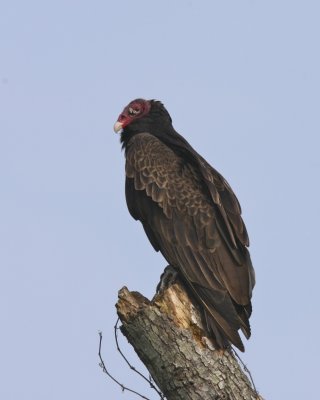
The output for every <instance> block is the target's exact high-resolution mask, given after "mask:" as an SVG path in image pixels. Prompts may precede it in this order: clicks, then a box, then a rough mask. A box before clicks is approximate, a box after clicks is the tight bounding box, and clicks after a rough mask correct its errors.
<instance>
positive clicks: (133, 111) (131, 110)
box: [113, 99, 152, 133]
mask: <svg viewBox="0 0 320 400" xmlns="http://www.w3.org/2000/svg"><path fill="white" fill-rule="evenodd" d="M151 101H152V100H144V99H136V100H133V101H131V103H129V104H128V105H127V106H126V107H125V108H124V110H123V111H122V113H121V114H120V115H119V118H118V120H117V122H116V123H115V124H114V127H113V129H114V131H115V132H116V133H118V132H120V131H122V130H123V129H124V128H125V127H126V126H128V125H130V124H131V123H132V122H134V121H136V120H137V119H140V118H142V117H143V116H145V115H147V114H148V113H149V111H150V108H151Z"/></svg>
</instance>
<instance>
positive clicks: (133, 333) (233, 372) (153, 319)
mask: <svg viewBox="0 0 320 400" xmlns="http://www.w3.org/2000/svg"><path fill="white" fill-rule="evenodd" d="M116 307H117V311H118V315H119V318H120V320H121V322H122V327H121V331H122V333H123V334H124V335H125V336H126V338H127V339H128V341H129V343H130V344H131V345H132V346H133V347H134V349H135V351H136V353H137V354H138V356H139V357H140V359H141V360H142V362H143V363H144V364H145V366H146V367H147V369H148V370H149V372H150V374H151V376H152V378H153V380H154V381H155V382H156V384H157V385H158V387H159V388H160V390H161V391H162V393H163V394H164V396H165V397H166V399H168V400H222V399H224V400H254V399H262V398H261V397H259V395H258V393H257V392H256V391H255V390H254V388H253V387H252V385H251V383H250V381H249V379H248V377H247V375H246V374H245V373H244V372H243V370H242V369H241V367H240V365H239V363H238V361H237V359H236V358H235V356H234V355H233V353H232V352H230V350H224V351H222V350H215V349H214V348H213V347H212V344H211V342H210V340H209V339H208V338H207V337H206V336H205V331H204V329H203V325H202V321H201V317H200V313H199V310H198V309H197V308H196V307H195V306H194V305H193V304H192V302H191V301H190V298H189V297H188V295H187V293H186V292H185V290H184V288H183V286H181V285H180V284H179V283H178V282H177V283H175V284H174V285H172V286H170V287H169V288H168V289H166V290H165V291H163V292H162V293H160V294H158V295H156V296H155V297H154V299H153V300H152V301H149V300H148V299H146V298H145V297H144V296H142V295H141V294H140V293H138V292H130V291H129V290H128V289H127V288H126V287H124V288H122V289H121V290H120V291H119V299H118V302H117V304H116Z"/></svg>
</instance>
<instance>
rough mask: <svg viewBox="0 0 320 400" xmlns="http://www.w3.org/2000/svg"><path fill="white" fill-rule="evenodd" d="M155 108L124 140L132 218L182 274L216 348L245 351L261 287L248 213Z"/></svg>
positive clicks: (136, 122)
mask: <svg viewBox="0 0 320 400" xmlns="http://www.w3.org/2000/svg"><path fill="white" fill-rule="evenodd" d="M143 101H145V100H136V102H143ZM130 104H131V105H135V102H132V103H130ZM129 106H130V105H129ZM129 106H128V107H129ZM128 107H127V108H128ZM148 107H149V110H148V111H147V112H146V114H145V115H143V116H141V117H138V118H135V117H132V121H131V120H130V123H129V124H127V125H126V126H125V127H124V129H123V132H122V136H121V140H122V142H123V146H124V148H125V153H126V199H127V205H128V208H129V211H130V213H131V215H132V216H133V218H135V219H136V220H140V221H141V223H142V225H143V227H144V230H145V232H146V234H147V236H148V238H149V240H150V242H151V244H152V245H153V247H154V248H155V250H156V251H161V253H162V254H163V256H164V257H165V259H166V260H167V261H168V263H169V264H170V265H172V266H173V267H175V268H176V269H177V270H178V271H179V274H180V276H181V278H182V280H183V281H184V282H185V284H186V286H187V288H188V289H189V291H190V292H191V294H192V297H193V298H194V299H195V301H197V302H198V304H199V305H200V306H201V308H202V310H203V315H204V318H205V321H206V324H207V329H208V334H209V335H210V336H211V338H212V340H213V341H214V343H215V345H216V347H217V348H225V347H228V346H229V344H230V343H232V344H234V345H235V346H237V347H238V348H239V349H240V350H244V347H243V344H242V341H241V339H240V336H239V333H238V330H239V329H241V330H242V331H243V333H244V334H245V336H246V337H247V338H249V336H250V325H249V317H250V315H251V301H250V299H251V294H252V289H253V286H254V281H255V280H254V271H253V268H252V264H251V260H250V255H249V252H248V250H247V248H246V246H248V244H249V240H248V235H247V232H246V228H245V225H244V223H243V221H242V218H241V215H240V214H241V209H240V205H239V203H238V200H237V198H236V196H235V195H234V193H233V192H232V190H231V188H230V186H229V185H228V183H227V182H226V181H225V180H224V178H223V177H222V176H221V175H220V174H219V173H218V172H217V171H216V170H214V169H213V168H212V167H211V166H210V165H209V164H208V163H207V162H206V161H205V160H204V159H203V158H202V157H201V156H200V155H199V154H198V153H197V152H196V151H195V150H194V149H193V148H192V147H191V146H190V145H189V144H188V143H187V142H186V140H185V139H183V138H182V137H181V136H180V135H179V134H178V133H177V132H175V130H174V129H173V127H172V124H171V118H170V116H169V114H168V113H167V111H166V110H165V108H164V107H163V105H162V104H161V103H160V102H156V101H149V103H148ZM125 110H126V109H125ZM125 110H124V112H123V114H121V116H123V115H125ZM121 116H120V117H121ZM120 117H119V121H121V118H120Z"/></svg>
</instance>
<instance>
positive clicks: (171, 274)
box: [157, 265, 178, 293]
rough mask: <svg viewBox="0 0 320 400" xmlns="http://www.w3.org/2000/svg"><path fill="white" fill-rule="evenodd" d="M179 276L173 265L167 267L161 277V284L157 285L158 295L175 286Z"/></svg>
mask: <svg viewBox="0 0 320 400" xmlns="http://www.w3.org/2000/svg"><path fill="white" fill-rule="evenodd" d="M177 276H178V270H177V269H176V268H174V267H173V266H172V265H168V266H167V267H165V269H164V271H163V273H162V274H161V276H160V282H159V283H158V285H157V293H161V292H163V291H164V290H165V289H167V288H168V287H169V286H171V285H173V284H174V283H175V282H176V280H177Z"/></svg>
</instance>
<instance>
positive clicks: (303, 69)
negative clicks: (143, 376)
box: [0, 0, 320, 400]
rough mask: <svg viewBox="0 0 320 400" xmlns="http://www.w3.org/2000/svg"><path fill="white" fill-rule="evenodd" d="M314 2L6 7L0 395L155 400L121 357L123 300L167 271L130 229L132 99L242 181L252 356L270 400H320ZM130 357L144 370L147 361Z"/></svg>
mask: <svg viewBox="0 0 320 400" xmlns="http://www.w3.org/2000/svg"><path fill="white" fill-rule="evenodd" d="M319 15H320V5H319V2H317V1H308V0H307V1H303V2H302V1H292V0H291V1H258V0H241V1H239V0H237V1H209V0H207V1H204V0H203V1H201V0H199V1H195V0H189V1H188V0H185V1H182V0H180V1H178V0H176V1H172V0H170V1H169V0H166V1H165V0H162V1H151V0H149V1H147V0H136V1H129V0H122V1H102V0H101V1H97V0H93V1H90V2H89V1H86V2H85V1H68V0H65V1H61V0H55V1H35V0H29V1H15V0H10V1H9V0H2V1H1V7H0V182H1V197H0V202H1V209H0V220H1V223H0V263H1V278H0V318H1V329H0V376H1V385H0V398H1V399H6V400H16V399H25V400H40V399H41V400H42V399H46V400H56V399H60V400H62V399H70V398H73V399H77V400H85V399H89V398H90V399H99V398H101V399H120V398H121V399H128V400H129V399H135V398H136V397H135V396H134V395H131V394H127V393H125V394H122V393H121V391H120V389H119V388H118V387H116V386H115V385H114V384H113V383H112V382H111V381H110V380H108V379H107V378H106V377H105V376H104V375H103V374H102V372H101V371H100V369H99V367H98V357H97V348H98V331H99V330H102V331H103V334H104V344H103V353H104V358H105V362H106V364H107V365H108V367H109V368H110V370H111V371H112V373H113V374H114V375H115V376H116V377H117V378H118V379H119V380H120V381H121V382H122V383H124V384H127V385H129V386H130V387H132V388H133V389H136V390H139V391H140V392H142V393H143V394H144V395H147V396H148V397H149V398H150V399H152V400H155V399H157V398H158V397H157V396H156V395H155V394H154V393H152V392H151V391H150V389H149V388H148V387H147V386H146V385H145V384H144V382H143V381H141V380H139V378H138V377H137V376H135V375H133V374H132V373H131V372H130V370H129V369H128V368H127V367H126V366H125V365H124V363H123V362H122V360H121V359H120V356H119V355H118V353H117V352H116V350H115V345H114V340H113V325H114V323H115V320H116V314H115V308H114V304H115V302H116V300H117V291H118V289H120V288H121V287H122V286H123V285H126V286H128V287H129V288H130V289H132V290H138V291H140V292H142V293H143V294H144V295H146V296H148V297H151V296H152V295H153V294H154V289H155V286H156V284H157V282H158V278H159V276H160V274H161V272H162V269H163V267H164V266H165V265H166V263H165V261H164V260H163V259H162V257H161V256H160V255H158V254H156V253H155V252H154V251H153V249H152V248H151V246H150V245H149V243H148V241H147V239H146V237H145V235H144V233H143V231H142V229H141V227H140V225H139V224H138V223H136V222H135V221H134V220H133V219H131V217H130V216H129V214H128V212H127V209H126V205H125V198H124V157H123V154H122V153H121V150H120V145H119V138H118V137H117V136H116V135H115V134H114V133H113V130H112V126H113V123H114V122H115V120H116V119H117V117H118V114H119V113H120V112H121V110H122V108H123V107H124V106H125V105H126V104H127V103H128V102H129V101H130V100H132V99H134V98H136V97H145V98H156V99H159V100H162V101H163V102H164V104H165V105H166V107H167V108H168V110H169V112H170V114H171V116H172V118H173V121H174V126H175V128H176V129H177V131H178V132H180V133H181V134H183V135H184V136H185V137H186V138H187V140H189V142H190V143H191V144H192V145H193V146H194V147H195V148H196V149H197V150H198V151H199V152H200V153H201V154H202V155H203V156H204V157H205V158H206V159H207V160H208V161H209V162H210V163H211V164H212V165H213V166H214V167H215V168H217V169H218V170H219V171H220V172H221V173H222V174H223V175H224V176H225V177H226V178H227V179H228V181H229V182H230V184H231V185H232V187H233V189H234V190H235V192H236V193H237V195H238V197H239V200H240V202H241V205H242V208H243V215H244V219H245V222H246V224H247V228H248V231H249V234H250V239H251V254H252V258H253V261H254V266H255V269H256V273H257V286H256V288H255V291H254V296H253V309H254V311H253V316H252V320H251V321H252V332H253V333H252V338H251V339H250V341H249V342H246V343H245V344H246V353H245V355H244V357H243V358H244V360H245V362H246V363H247V365H248V367H249V368H250V370H251V371H252V373H253V376H254V378H255V382H256V385H257V387H258V389H259V390H260V391H261V393H262V394H263V395H264V397H265V398H266V399H268V400H271V399H291V400H298V399H299V400H300V399H302V398H305V399H309V400H313V399H314V400H316V399H317V393H318V391H317V390H316V384H317V383H318V382H317V380H318V372H319V371H318V360H319V356H320V354H319V346H318V331H319V328H320V322H319V310H318V307H319V301H318V297H319V291H318V287H319V279H320V274H319V267H320V265H319V255H318V250H319V229H318V227H319V224H320V218H319V214H318V209H319V204H320V190H319V181H320V180H319V172H320V157H319V149H320V143H319V133H320V129H319V128H320V122H319V110H320V95H319V93H320V78H319V71H320V53H319V37H320V27H319V26H320V25H319ZM122 342H123V349H124V351H125V352H126V354H128V357H129V358H130V360H132V362H133V364H134V365H136V366H138V365H140V364H139V362H138V361H137V360H136V356H135V354H134V353H133V352H132V351H131V350H130V348H129V347H128V346H127V344H126V342H125V340H123V341H122Z"/></svg>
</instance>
